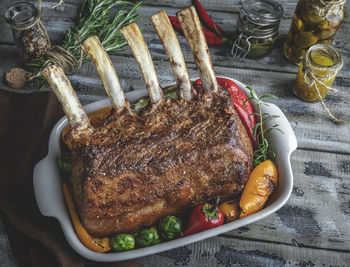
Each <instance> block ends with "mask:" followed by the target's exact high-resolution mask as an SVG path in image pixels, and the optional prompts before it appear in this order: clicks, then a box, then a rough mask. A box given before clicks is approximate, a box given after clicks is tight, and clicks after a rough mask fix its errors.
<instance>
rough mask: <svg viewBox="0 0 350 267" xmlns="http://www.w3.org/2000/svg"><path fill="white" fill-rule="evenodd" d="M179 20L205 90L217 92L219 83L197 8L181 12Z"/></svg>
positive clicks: (189, 8)
mask: <svg viewBox="0 0 350 267" xmlns="http://www.w3.org/2000/svg"><path fill="white" fill-rule="evenodd" d="M177 18H178V20H179V22H180V25H181V27H182V29H183V31H184V34H185V37H186V39H187V42H188V44H189V46H190V48H191V51H192V54H193V58H194V61H195V62H196V66H197V69H198V71H199V76H200V77H201V80H202V85H203V87H204V89H206V90H210V91H212V92H217V91H218V83H217V80H216V77H215V73H214V69H213V65H212V63H211V58H210V55H209V50H208V45H207V42H206V40H205V36H204V34H203V31H202V27H201V23H200V21H199V18H198V15H197V12H196V10H195V8H194V7H193V6H190V7H188V8H185V9H183V10H181V11H180V12H178V13H177Z"/></svg>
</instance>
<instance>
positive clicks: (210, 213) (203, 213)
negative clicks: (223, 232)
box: [182, 203, 224, 236]
mask: <svg viewBox="0 0 350 267" xmlns="http://www.w3.org/2000/svg"><path fill="white" fill-rule="evenodd" d="M223 223H224V215H223V214H222V212H221V211H220V209H219V207H217V205H212V204H209V203H205V204H201V205H199V206H197V207H196V208H194V210H193V211H192V213H191V216H190V219H189V221H188V224H187V229H186V230H185V231H184V232H183V233H182V236H187V235H191V234H195V233H198V232H201V231H204V230H208V229H211V228H214V227H216V226H220V225H222V224H223Z"/></svg>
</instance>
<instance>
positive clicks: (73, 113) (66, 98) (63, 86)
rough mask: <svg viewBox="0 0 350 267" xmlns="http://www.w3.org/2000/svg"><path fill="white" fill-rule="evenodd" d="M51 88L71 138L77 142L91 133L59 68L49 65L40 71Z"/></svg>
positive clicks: (87, 119) (90, 128)
mask: <svg viewBox="0 0 350 267" xmlns="http://www.w3.org/2000/svg"><path fill="white" fill-rule="evenodd" d="M42 74H43V75H44V77H45V78H46V79H47V81H48V83H49V84H50V86H51V88H52V89H53V91H54V92H55V94H56V96H57V98H58V100H59V101H60V102H61V104H62V106H63V110H64V112H65V114H66V116H67V118H68V121H69V124H70V125H71V127H72V137H73V139H74V140H77V139H78V138H79V137H80V136H81V135H83V134H84V135H85V134H90V133H92V131H93V128H92V126H91V125H90V121H89V118H88V117H87V115H86V113H85V111H84V109H83V107H82V106H81V104H80V102H79V99H78V97H77V95H76V93H75V91H74V89H73V87H72V85H71V84H70V82H69V80H68V79H67V77H66V75H65V74H64V71H63V70H62V68H61V67H58V66H56V65H51V66H49V67H47V68H45V69H44V70H43V71H42Z"/></svg>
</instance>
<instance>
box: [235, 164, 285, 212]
mask: <svg viewBox="0 0 350 267" xmlns="http://www.w3.org/2000/svg"><path fill="white" fill-rule="evenodd" d="M277 180H278V173H277V169H276V166H275V165H274V164H273V163H272V161H271V160H265V161H264V162H262V163H260V164H259V165H258V166H256V167H255V168H254V169H253V171H252V173H251V174H250V176H249V179H248V182H247V184H246V186H245V188H244V190H243V193H242V196H241V200H240V202H239V205H240V207H241V210H242V212H241V214H240V218H242V217H245V216H248V215H250V214H253V213H255V212H257V211H259V210H260V209H261V208H262V207H264V205H265V203H266V201H267V200H268V198H269V196H270V195H271V194H272V192H273V190H274V189H275V188H276V187H277Z"/></svg>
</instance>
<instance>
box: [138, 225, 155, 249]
mask: <svg viewBox="0 0 350 267" xmlns="http://www.w3.org/2000/svg"><path fill="white" fill-rule="evenodd" d="M158 243H160V239H159V235H158V232H157V229H156V228H154V227H151V228H150V229H143V230H141V231H140V232H139V233H138V234H136V244H137V245H138V246H140V247H147V246H152V245H155V244H158Z"/></svg>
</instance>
